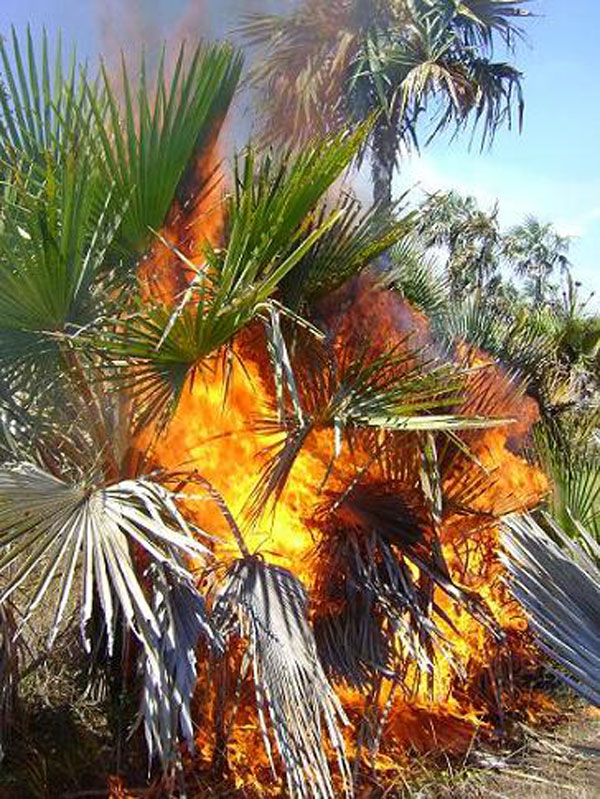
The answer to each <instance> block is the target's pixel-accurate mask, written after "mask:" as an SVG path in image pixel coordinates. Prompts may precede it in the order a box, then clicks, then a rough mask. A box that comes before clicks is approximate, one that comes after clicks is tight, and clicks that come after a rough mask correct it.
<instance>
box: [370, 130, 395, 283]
mask: <svg viewBox="0 0 600 799" xmlns="http://www.w3.org/2000/svg"><path fill="white" fill-rule="evenodd" d="M394 124H395V122H394V120H392V121H391V122H387V123H386V124H384V125H377V127H376V128H375V131H374V132H373V144H372V148H371V179H372V182H373V203H374V205H376V206H377V207H378V208H379V212H380V213H381V214H389V215H391V214H392V211H393V208H392V206H393V191H392V186H393V181H394V173H395V171H396V165H397V149H396V147H397V136H396V130H395V127H394ZM376 266H377V268H378V269H379V270H380V271H381V272H385V271H387V270H388V269H389V268H390V266H391V258H390V254H389V252H386V253H383V255H380V256H379V258H378V259H377V261H376Z"/></svg>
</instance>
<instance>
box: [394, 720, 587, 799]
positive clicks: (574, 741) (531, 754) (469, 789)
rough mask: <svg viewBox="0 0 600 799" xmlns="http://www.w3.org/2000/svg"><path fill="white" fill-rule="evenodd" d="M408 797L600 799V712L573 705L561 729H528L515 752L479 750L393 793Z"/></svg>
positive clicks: (419, 798) (413, 798)
mask: <svg viewBox="0 0 600 799" xmlns="http://www.w3.org/2000/svg"><path fill="white" fill-rule="evenodd" d="M392 797H398V799H399V797H405V798H406V799H488V797H489V798H490V799H572V798H573V797H576V799H600V710H597V709H595V708H590V707H584V706H582V705H579V704H578V705H575V706H574V707H572V708H570V709H569V713H568V716H567V718H566V720H565V722H564V723H563V724H561V725H559V726H558V727H557V728H556V729H555V730H553V731H551V732H548V731H542V732H541V731H539V730H525V736H524V743H523V745H522V747H521V748H520V749H517V750H515V751H512V752H503V753H498V752H494V753H488V752H482V751H478V752H477V751H476V752H473V753H471V755H470V756H469V758H468V759H467V760H466V761H465V762H464V763H463V764H460V765H459V766H458V767H457V766H456V765H454V766H452V767H451V768H450V769H449V770H448V771H444V772H437V773H436V772H435V771H434V770H427V771H426V772H424V775H423V778H422V780H417V783H416V784H413V785H410V783H409V784H407V785H406V786H405V787H404V789H403V790H397V791H396V792H393V793H388V794H387V799H392Z"/></svg>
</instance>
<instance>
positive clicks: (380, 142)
mask: <svg viewBox="0 0 600 799" xmlns="http://www.w3.org/2000/svg"><path fill="white" fill-rule="evenodd" d="M528 15H529V12H528V10H527V9H526V8H525V3H524V2H522V1H521V0H486V1H485V2H481V0H464V2H460V3H459V2H456V1H455V0H435V2H430V0H410V1H409V2H394V1H393V0H356V1H355V2H354V1H353V2H348V1H347V0H336V2H333V3H331V2H324V0H305V2H303V3H301V4H300V6H299V8H298V9H296V10H294V11H293V12H292V13H291V14H290V15H288V16H275V15H254V16H251V17H249V19H248V20H247V22H246V24H245V25H244V26H243V27H242V32H243V33H244V34H245V36H246V38H247V40H248V42H249V43H250V44H251V45H254V46H257V47H259V48H261V49H262V50H263V52H264V54H265V55H264V57H263V58H262V59H261V60H259V61H258V62H257V65H256V67H255V68H254V70H253V72H252V80H253V82H254V83H255V85H256V86H257V87H258V88H259V90H260V92H261V97H262V101H263V104H264V109H265V125H264V131H265V135H266V136H267V138H268V139H270V140H272V139H276V140H279V141H284V142H289V141H297V142H303V141H306V140H307V139H310V138H311V137H313V136H314V135H315V134H319V135H323V134H327V133H330V132H331V131H332V130H337V129H338V128H339V127H340V126H344V125H349V124H350V125H353V124H356V123H359V122H361V121H363V120H366V119H368V118H370V117H371V116H372V115H373V114H375V116H376V121H375V124H374V126H373V130H372V133H371V136H370V137H369V141H368V143H369V145H370V151H371V157H372V170H373V172H372V177H373V180H372V183H373V199H374V201H375V203H376V204H378V205H383V206H386V207H388V206H389V205H390V204H391V202H392V179H393V175H394V171H395V169H396V166H397V165H398V159H399V156H400V154H401V152H402V151H403V150H405V149H406V148H409V147H413V146H417V145H418V142H419V139H420V138H421V136H420V127H421V122H422V121H424V120H425V119H428V120H430V121H431V119H432V118H433V120H434V122H435V124H434V126H433V133H431V134H430V135H429V137H428V140H431V139H432V138H434V137H435V136H437V135H438V134H439V133H440V132H441V131H443V130H444V129H446V128H454V129H456V130H460V129H462V128H466V127H467V126H469V125H470V124H472V126H473V129H474V132H475V130H476V129H477V128H479V129H480V132H481V144H482V146H485V145H486V144H487V143H488V142H490V141H491V140H492V139H493V137H494V134H495V133H496V131H497V130H498V128H499V127H501V126H502V125H504V124H508V125H509V126H510V125H511V123H512V121H513V119H514V118H515V117H516V120H517V124H518V125H520V124H521V120H522V115H523V97H522V91H521V74H520V73H519V71H518V70H517V69H515V67H513V66H512V65H511V64H508V63H505V62H498V61H495V60H494V59H493V53H494V46H495V44H497V43H498V42H502V43H503V44H504V45H506V47H507V48H508V50H509V51H510V50H511V49H512V47H513V45H514V42H515V39H517V38H518V37H519V36H520V35H521V29H520V27H519V22H520V21H521V20H522V19H523V18H525V17H527V16H528Z"/></svg>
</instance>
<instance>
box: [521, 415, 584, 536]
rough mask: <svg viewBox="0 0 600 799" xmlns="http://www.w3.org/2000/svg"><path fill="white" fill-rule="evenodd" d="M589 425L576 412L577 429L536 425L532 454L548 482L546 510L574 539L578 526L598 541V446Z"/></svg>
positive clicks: (559, 425) (565, 426)
mask: <svg viewBox="0 0 600 799" xmlns="http://www.w3.org/2000/svg"><path fill="white" fill-rule="evenodd" d="M596 424H597V418H596V419H594V418H592V420H591V423H590V422H588V424H587V425H586V420H585V417H584V416H583V414H582V413H581V412H580V413H578V414H577V426H578V427H579V430H572V429H571V426H569V425H568V424H565V423H561V422H560V421H555V422H554V425H553V426H552V427H550V426H548V424H540V425H538V426H537V428H536V430H535V438H534V443H535V452H536V455H537V457H538V459H539V462H540V464H541V466H542V468H543V469H544V471H545V473H546V474H547V475H548V476H549V477H550V479H551V481H552V488H553V491H552V495H551V500H550V508H549V511H550V513H551V515H552V517H553V518H554V519H555V521H556V523H557V524H558V525H559V526H560V527H561V529H563V530H564V531H565V532H566V533H571V534H572V535H574V536H576V535H577V532H578V530H579V526H578V525H581V526H582V527H584V528H585V529H586V530H588V532H589V533H590V535H592V536H594V538H595V539H596V540H600V447H599V446H598V443H597V442H596V440H595V438H594V435H593V431H594V427H595V425H596Z"/></svg>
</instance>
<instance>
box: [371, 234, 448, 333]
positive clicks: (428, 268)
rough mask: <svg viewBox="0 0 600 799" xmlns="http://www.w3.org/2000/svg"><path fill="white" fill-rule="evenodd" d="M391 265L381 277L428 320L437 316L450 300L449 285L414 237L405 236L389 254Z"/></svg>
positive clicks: (432, 258)
mask: <svg viewBox="0 0 600 799" xmlns="http://www.w3.org/2000/svg"><path fill="white" fill-rule="evenodd" d="M390 260H391V265H390V269H389V271H388V272H387V273H386V274H385V275H384V276H383V282H384V284H385V285H388V286H392V287H393V288H395V289H396V290H397V291H399V292H400V294H402V296H403V297H405V298H406V299H407V300H408V302H409V303H411V305H413V306H414V307H415V308H417V309H418V310H420V311H422V312H423V313H424V314H426V315H427V316H428V317H430V318H433V319H435V318H437V317H439V316H441V315H442V314H443V313H444V311H445V309H446V308H447V305H448V302H449V298H450V282H449V280H448V278H447V277H446V275H444V274H443V273H442V272H441V270H440V269H439V267H438V266H437V263H436V261H435V259H434V257H433V256H432V255H429V254H428V253H427V252H426V250H425V248H424V247H423V246H422V244H421V242H420V241H419V237H418V236H407V237H406V238H404V239H402V240H401V241H399V242H398V243H397V244H396V245H395V246H394V247H392V249H391V251H390Z"/></svg>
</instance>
